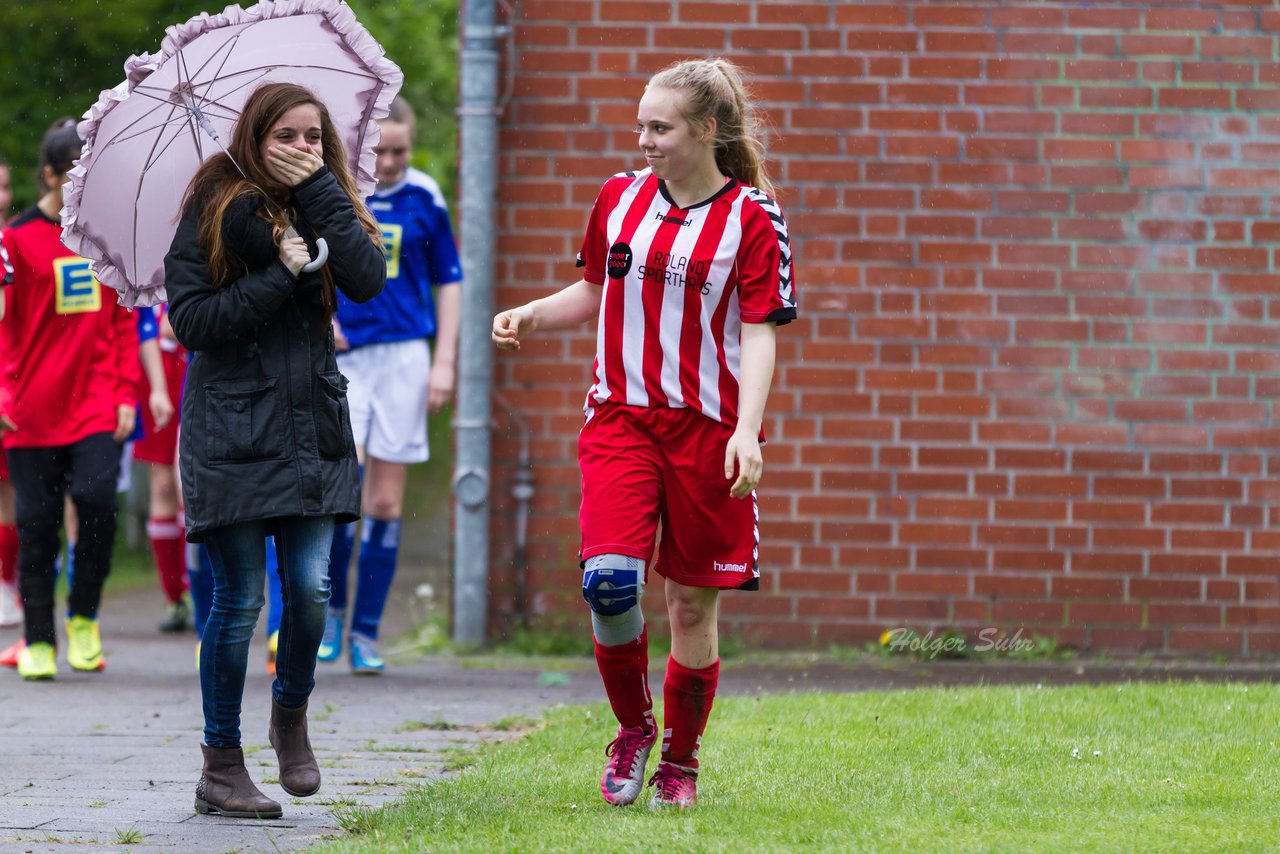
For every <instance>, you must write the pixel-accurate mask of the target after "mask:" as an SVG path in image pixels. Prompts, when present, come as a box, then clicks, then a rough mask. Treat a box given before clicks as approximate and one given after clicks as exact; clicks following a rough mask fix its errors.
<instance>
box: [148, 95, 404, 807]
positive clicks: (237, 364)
mask: <svg viewBox="0 0 1280 854" xmlns="http://www.w3.org/2000/svg"><path fill="white" fill-rule="evenodd" d="M347 164H348V159H347V154H346V152H345V150H344V145H343V143H342V141H341V139H340V137H339V135H338V133H337V131H336V130H335V127H334V124H333V122H332V120H331V118H330V116H329V113H328V111H327V110H326V108H325V106H324V104H323V103H322V102H321V101H320V100H319V99H318V98H317V97H316V96H315V95H314V94H313V93H312V92H310V91H309V90H307V89H305V88H303V87H301V86H297V85H294V84H291V83H273V84H268V85H265V86H262V87H261V88H259V89H257V90H256V91H255V92H254V93H253V94H252V95H250V97H249V99H248V100H247V101H246V103H245V105H244V107H243V109H242V111H241V115H240V119H239V121H238V122H237V123H236V125H235V129H234V131H233V132H232V138H231V143H230V145H229V146H228V149H227V151H226V153H223V154H218V155H215V156H213V157H212V158H210V159H209V160H207V161H206V162H205V163H204V165H203V166H201V167H200V170H199V171H198V172H197V173H196V176H195V178H193V179H192V181H191V184H190V186H189V187H188V189H187V197H186V202H185V205H184V211H183V215H182V219H181V222H180V223H179V225H178V230H177V233H176V234H175V236H174V239H173V243H172V246H171V248H170V250H169V254H168V256H167V257H166V259H165V284H166V287H167V289H168V295H169V319H170V322H171V323H172V325H173V330H174V333H175V334H176V336H177V339H178V342H179V343H180V344H182V345H183V346H184V347H186V348H187V349H188V350H189V351H191V354H192V358H191V363H190V365H189V366H188V374H187V382H186V393H185V395H184V398H183V402H182V423H183V429H182V434H181V437H180V439H179V468H180V471H181V477H182V484H183V491H184V496H185V512H186V530H187V538H188V539H189V540H190V541H192V542H204V543H206V544H207V546H208V549H209V555H210V558H211V562H212V565H213V566H212V569H213V576H214V593H213V608H212V611H211V612H210V614H209V620H208V623H207V624H206V626H205V630H204V635H203V642H202V644H201V650H200V688H201V694H202V697H203V703H204V717H205V728H204V737H205V738H204V740H205V743H204V744H203V745H202V749H203V751H204V771H203V774H202V776H201V779H200V782H199V784H198V785H197V787H196V809H197V810H198V811H200V812H204V813H220V814H223V815H228V816H238V817H250V818H252V817H259V818H275V817H278V816H280V815H281V809H280V805H279V804H278V803H276V802H275V801H273V800H271V799H270V798H268V797H266V796H265V795H264V794H263V793H262V792H260V791H259V790H258V789H257V787H256V786H255V785H254V784H253V781H252V780H250V778H249V775H248V772H247V771H246V770H245V766H244V754H243V752H242V750H241V745H240V706H241V697H242V695H243V691H244V679H245V670H246V666H247V662H248V653H249V640H250V638H251V637H252V634H253V628H254V625H255V624H256V623H257V620H258V614H259V611H260V610H261V608H262V604H263V597H262V590H263V582H264V575H265V542H266V537H267V536H270V535H273V534H274V535H275V538H276V545H277V548H278V550H279V563H280V575H281V580H282V583H283V592H284V602H285V611H284V617H283V621H282V624H281V629H280V642H279V653H278V658H277V670H276V678H275V681H274V683H273V685H272V707H271V726H270V731H269V739H270V741H271V744H272V746H273V747H274V748H275V750H276V755H277V757H278V759H279V763H280V785H281V787H282V788H284V790H285V791H286V792H288V793H289V794H290V795H293V796H295V797H305V796H307V795H312V794H314V793H315V792H316V791H318V790H319V788H320V771H319V767H318V765H317V763H316V760H315V756H314V754H313V753H312V751H311V745H310V742H309V739H308V737H307V718H306V710H307V701H308V699H309V697H310V694H311V689H312V686H313V685H314V679H313V676H314V673H315V663H316V649H317V647H318V646H319V644H320V637H321V634H322V632H323V631H324V621H325V614H326V609H327V607H328V602H329V584H328V570H329V566H328V563H329V544H330V542H331V540H332V537H333V528H334V524H335V522H336V523H346V522H352V521H355V520H356V519H357V518H358V517H359V513H360V480H359V474H358V471H357V463H356V453H355V446H354V444H353V442H352V437H351V424H350V419H349V415H348V407H347V401H346V379H345V378H344V377H343V376H342V374H340V373H339V372H338V369H337V366H336V364H335V361H334V339H333V333H332V330H331V319H332V317H333V312H334V306H335V304H336V293H337V291H338V290H341V292H342V293H343V294H344V295H345V296H346V297H348V298H349V299H352V300H354V301H357V302H364V301H367V300H370V299H372V298H373V297H375V296H377V294H378V293H379V292H380V291H381V290H382V287H383V284H384V281H385V277H386V266H385V262H384V260H383V254H382V248H381V239H380V234H379V229H378V227H377V225H376V223H375V222H374V220H373V217H372V216H371V215H370V214H369V212H368V210H367V209H366V208H365V207H364V204H363V202H362V201H361V196H360V194H359V192H358V191H357V189H356V184H355V181H354V180H353V178H352V175H351V171H350V168H349V167H348V165H347ZM298 234H300V235H301V236H296V235H298ZM320 238H323V239H324V240H325V241H326V242H327V244H328V246H329V256H328V263H327V264H326V265H324V266H322V267H320V269H318V270H311V269H310V268H311V267H314V266H316V265H315V264H313V263H311V259H310V254H309V250H310V248H311V247H313V246H314V245H316V241H317V240H318V239H320Z"/></svg>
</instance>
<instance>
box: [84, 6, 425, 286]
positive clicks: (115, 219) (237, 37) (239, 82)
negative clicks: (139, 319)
mask: <svg viewBox="0 0 1280 854" xmlns="http://www.w3.org/2000/svg"><path fill="white" fill-rule="evenodd" d="M125 75H126V79H125V81H124V82H123V83H121V84H120V85H119V86H116V87H115V88H114V89H109V90H107V91H105V92H103V93H102V95H101V97H99V99H98V102H97V103H96V104H95V105H94V106H93V107H91V108H90V109H89V111H88V112H86V113H85V115H84V120H83V121H82V122H80V124H79V127H78V130H79V133H80V138H81V139H83V140H84V143H85V144H84V148H83V150H82V151H81V155H80V160H79V162H78V164H77V165H76V166H75V168H73V169H72V170H71V172H70V173H69V175H68V178H69V181H70V182H69V184H67V185H66V186H65V187H64V192H63V198H64V205H65V206H64V207H63V210H62V225H63V229H62V242H63V243H64V244H66V246H67V247H68V248H69V249H71V251H73V252H76V253H78V254H80V255H82V256H84V257H85V258H88V259H89V260H90V261H91V262H92V266H93V270H94V272H95V273H96V274H97V276H98V280H99V281H101V282H102V283H103V284H105V285H110V286H111V287H113V288H115V289H116V290H117V291H119V292H120V302H121V304H122V305H126V306H130V307H132V306H135V305H138V306H148V305H156V304H157V303H160V302H163V301H164V300H165V290H164V256H165V254H166V253H167V252H168V251H169V244H170V243H171V242H172V240H173V234H174V231H175V230H176V229H177V223H178V219H179V216H180V214H181V210H180V208H181V204H182V197H183V194H184V193H185V192H186V189H187V185H188V183H190V181H191V178H192V176H194V175H195V173H196V170H197V169H198V168H199V167H200V164H201V163H203V162H204V161H205V160H206V159H207V158H209V157H211V156H212V155H214V154H216V153H218V152H219V151H221V150H222V148H221V145H220V143H219V142H218V141H217V140H221V142H222V143H226V144H229V143H230V140H231V136H232V129H233V128H234V126H235V123H236V120H237V119H238V118H239V115H240V109H241V106H242V105H243V104H244V102H245V100H246V99H247V98H248V97H249V95H250V94H251V93H252V92H253V91H254V90H255V89H257V88H258V87H259V86H261V85H263V84H266V83H296V84H298V85H301V86H305V87H307V88H308V89H310V90H311V91H312V92H314V93H315V94H316V95H317V97H319V99H320V100H321V101H323V102H324V105H325V107H326V108H327V109H328V111H329V115H330V117H331V118H332V120H333V123H334V126H335V127H336V129H337V131H338V135H339V136H340V137H341V138H342V140H343V142H344V143H345V144H346V147H347V153H348V155H349V157H350V163H351V171H352V174H353V175H354V176H355V178H356V183H357V186H358V187H359V190H360V192H361V194H362V195H368V194H369V193H371V192H373V189H374V186H375V181H374V174H373V173H374V164H375V159H376V158H375V155H374V153H373V147H374V145H376V144H377V140H378V137H379V133H378V125H377V121H378V120H379V119H382V118H385V117H386V116H387V112H388V109H389V107H390V104H391V99H392V98H393V97H395V95H396V93H397V92H398V91H399V90H400V83H401V81H402V79H403V78H402V75H401V73H400V69H399V68H398V67H397V66H396V65H395V63H393V62H391V61H390V60H388V59H387V58H386V56H385V55H384V52H383V50H382V47H381V46H380V45H379V44H378V43H377V42H376V41H375V40H374V39H373V37H372V36H371V35H369V32H368V31H367V30H366V29H365V28H364V27H363V26H361V24H360V23H359V22H358V21H357V20H356V18H355V15H354V14H353V13H352V11H351V9H350V8H349V7H348V6H347V5H346V4H345V3H342V2H340V0H278V2H267V0H263V2H261V3H258V4H257V5H255V6H251V7H249V8H247V9H242V8H241V7H239V6H228V7H227V8H226V9H224V10H223V11H222V12H221V13H219V14H216V15H210V14H208V13H203V14H201V15H198V16H196V17H194V18H192V19H191V20H189V21H187V22H186V23H185V24H179V25H177V26H173V27H169V29H168V30H166V34H165V39H164V43H163V44H162V45H161V48H160V52H159V53H155V54H144V55H141V56H131V57H130V58H129V60H128V61H127V62H126V63H125Z"/></svg>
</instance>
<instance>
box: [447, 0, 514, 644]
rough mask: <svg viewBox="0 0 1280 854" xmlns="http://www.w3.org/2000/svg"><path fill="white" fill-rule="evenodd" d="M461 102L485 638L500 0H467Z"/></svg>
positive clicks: (471, 619)
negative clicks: (497, 5)
mask: <svg viewBox="0 0 1280 854" xmlns="http://www.w3.org/2000/svg"><path fill="white" fill-rule="evenodd" d="M461 23H462V33H461V42H462V43H461V50H460V73H461V103H460V105H459V109H458V115H459V125H460V140H459V149H460V151H461V152H462V164H461V174H460V182H461V203H460V209H461V215H460V224H461V229H460V230H461V234H462V246H461V248H462V272H463V276H464V277H465V284H464V286H463V292H462V322H461V328H460V330H459V337H458V408H457V411H456V415H455V418H454V430H455V433H456V435H457V456H456V458H455V460H454V473H453V492H454V498H455V504H454V508H455V518H456V520H457V527H456V530H455V535H454V558H453V560H454V563H453V640H454V642H455V643H457V644H459V645H463V646H480V645H482V644H483V643H484V641H485V628H486V622H487V614H488V607H487V606H488V597H489V485H490V474H489V468H490V462H491V459H490V458H491V446H490V439H491V432H492V424H491V421H492V417H493V416H492V410H491V403H490V397H491V394H492V390H493V345H492V344H491V343H490V340H489V333H490V329H491V327H492V322H493V314H494V296H493V289H494V255H495V254H496V248H495V246H496V241H495V239H494V235H495V232H496V231H497V217H496V209H495V208H496V205H495V198H496V187H497V124H498V121H497V110H496V102H497V93H498V53H497V50H496V43H497V40H498V38H499V37H500V36H502V35H505V34H506V32H507V30H506V29H505V28H501V29H500V28H498V27H496V26H495V15H494V3H493V0H465V3H464V8H463V12H462V22H461Z"/></svg>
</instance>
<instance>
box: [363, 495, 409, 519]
mask: <svg viewBox="0 0 1280 854" xmlns="http://www.w3.org/2000/svg"><path fill="white" fill-rule="evenodd" d="M400 513H401V505H400V502H399V501H392V500H389V499H385V498H377V497H373V496H371V497H369V498H366V500H365V507H364V515H366V516H368V517H371V518H373V519H399V518H400Z"/></svg>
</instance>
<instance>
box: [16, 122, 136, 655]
mask: <svg viewBox="0 0 1280 854" xmlns="http://www.w3.org/2000/svg"><path fill="white" fill-rule="evenodd" d="M80 147H81V141H80V137H79V136H77V135H76V126H75V122H74V121H73V120H72V119H64V120H62V121H60V122H57V123H56V124H55V125H54V126H53V127H52V128H50V130H49V132H48V133H46V134H45V137H44V142H43V143H42V144H41V147H40V151H41V157H40V163H41V166H40V173H39V174H40V180H41V182H42V184H43V187H44V194H43V195H42V196H41V198H40V200H39V201H38V202H37V203H36V205H35V206H34V207H32V208H31V209H30V210H28V211H26V212H25V213H23V214H22V215H21V216H19V217H18V218H17V219H15V220H14V221H13V223H11V224H10V225H9V226H7V227H6V228H5V231H4V236H3V243H4V250H5V251H4V253H3V261H4V264H5V267H6V269H5V275H6V277H7V278H8V279H9V281H10V282H11V284H10V285H9V286H8V287H7V288H5V291H6V293H5V317H4V321H3V322H0V352H2V353H3V354H4V361H5V367H4V370H3V372H0V431H3V432H4V446H5V450H6V451H7V455H8V462H9V469H10V477H11V481H12V483H13V487H14V492H15V498H16V520H17V529H18V540H19V543H20V545H19V553H18V579H19V587H20V589H21V592H22V603H23V610H24V614H25V630H24V644H25V645H24V647H23V648H22V649H21V650H20V651H19V653H18V656H17V667H18V672H19V674H21V675H22V677H23V678H24V679H52V678H53V677H54V676H56V675H57V669H58V668H57V661H56V657H55V648H56V646H57V637H56V632H55V625H54V581H55V576H56V572H55V569H54V566H55V560H56V558H57V555H58V550H59V547H60V543H59V532H60V529H61V527H62V522H63V505H64V497H65V496H67V495H69V496H70V498H71V503H72V506H73V507H74V509H75V511H76V514H77V516H78V517H79V536H78V537H77V538H76V544H75V551H74V558H75V564H76V572H75V576H74V580H73V581H72V583H71V590H70V595H69V597H68V598H69V602H68V619H67V623H66V630H67V647H66V656H67V663H68V664H69V665H71V667H72V669H73V670H83V671H91V672H92V671H98V670H102V669H103V667H104V666H105V662H104V660H103V657H102V640H101V636H100V632H99V628H98V606H99V604H100V602H101V598H102V585H103V582H104V581H105V580H106V577H107V574H108V573H109V572H110V569H111V549H112V546H113V545H114V542H115V533H116V515H117V506H116V492H115V488H116V477H117V475H118V473H119V469H120V451H121V443H122V442H124V441H125V439H127V438H128V437H129V435H130V434H131V433H132V432H133V427H134V419H135V403H136V397H135V388H136V386H137V384H138V381H139V378H140V373H141V369H140V364H139V361H138V329H137V322H136V320H135V319H134V318H133V317H132V316H131V315H130V314H129V312H128V311H126V310H125V309H124V308H121V307H120V306H119V305H117V301H116V298H115V292H114V291H112V290H111V289H110V288H106V287H103V286H102V285H100V284H99V283H98V281H97V280H96V279H95V278H94V277H93V274H92V272H91V271H90V269H89V262H88V261H87V260H85V259H84V258H80V257H77V256H75V255H73V254H72V253H71V252H70V251H68V250H67V249H66V248H65V247H64V246H63V245H62V240H61V236H62V224H61V222H60V220H59V212H60V210H61V208H62V185H63V183H64V181H65V180H66V174H67V172H68V171H70V169H71V167H72V165H73V164H74V163H75V161H76V159H77V158H79V156H80Z"/></svg>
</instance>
